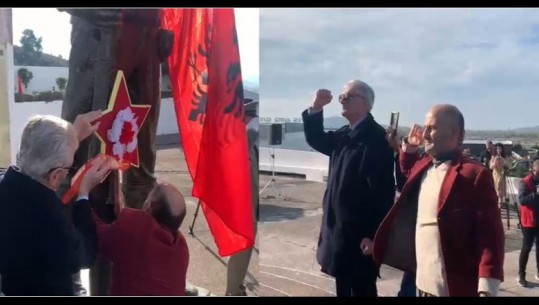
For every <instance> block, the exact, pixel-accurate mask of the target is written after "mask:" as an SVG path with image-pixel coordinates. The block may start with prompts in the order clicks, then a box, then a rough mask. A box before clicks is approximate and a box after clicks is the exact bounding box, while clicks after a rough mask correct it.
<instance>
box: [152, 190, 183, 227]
mask: <svg viewBox="0 0 539 305" xmlns="http://www.w3.org/2000/svg"><path fill="white" fill-rule="evenodd" d="M144 210H145V211H147V212H149V213H150V214H151V215H152V216H153V217H154V218H155V220H157V222H159V223H160V224H162V225H164V226H166V227H167V228H169V229H170V230H171V231H173V232H174V231H178V229H179V228H180V226H181V224H182V222H183V219H184V218H185V214H186V206H185V198H184V197H183V195H182V193H180V191H178V189H177V188H175V187H174V186H173V185H171V184H168V183H158V184H157V185H156V186H155V187H154V188H153V190H152V191H151V192H150V194H149V195H148V198H147V199H146V202H145V203H144Z"/></svg>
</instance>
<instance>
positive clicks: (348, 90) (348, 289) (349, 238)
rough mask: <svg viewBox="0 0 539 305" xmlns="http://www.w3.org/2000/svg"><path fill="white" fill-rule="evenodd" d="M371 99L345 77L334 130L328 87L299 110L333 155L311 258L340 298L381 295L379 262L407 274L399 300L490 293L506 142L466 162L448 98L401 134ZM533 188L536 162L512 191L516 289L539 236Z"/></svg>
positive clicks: (314, 143)
mask: <svg viewBox="0 0 539 305" xmlns="http://www.w3.org/2000/svg"><path fill="white" fill-rule="evenodd" d="M374 97H375V94H374V90H373V89H372V88H371V87H370V86H369V85H368V84H367V83H365V82H363V81H359V80H354V81H350V82H348V83H346V84H345V86H344V91H343V93H342V94H340V95H339V96H338V101H339V102H340V104H341V106H342V115H343V116H344V117H345V118H346V119H347V120H348V122H349V124H348V125H346V126H343V127H342V128H340V129H338V130H335V131H325V130H324V126H323V120H324V117H323V109H324V106H326V105H328V104H329V103H330V102H331V101H332V99H333V96H332V93H331V92H330V91H329V90H326V89H320V90H318V91H317V93H316V96H315V98H314V102H313V104H312V106H311V107H309V108H308V109H306V110H305V111H304V112H303V114H302V116H303V122H304V132H305V137H306V140H307V143H308V144H309V145H310V146H311V147H312V148H313V149H315V150H316V151H318V152H320V153H322V154H325V155H327V156H329V160H330V161H329V162H330V164H329V174H328V181H327V189H326V192H325V194H324V198H323V218H322V227H321V230H320V237H319V242H318V251H317V260H318V262H319V264H320V265H321V270H322V272H324V273H326V274H328V275H330V276H333V277H335V282H336V295H337V296H356V297H359V296H371V297H375V296H377V286H376V281H377V277H378V276H379V272H380V266H381V265H382V264H385V265H388V266H391V267H394V268H397V269H400V270H402V271H404V276H403V279H402V284H401V291H400V292H399V296H422V297H432V296H438V297H445V296H496V295H497V294H498V291H499V287H500V283H501V282H503V281H504V270H503V264H504V256H505V253H504V243H505V235H504V234H505V233H504V229H503V225H502V218H501V213H500V208H501V205H502V203H504V202H505V201H506V197H507V191H506V180H505V177H506V175H507V171H508V166H509V163H510V159H509V158H508V157H507V156H506V155H505V152H504V148H503V145H501V144H496V145H495V146H494V145H493V144H492V142H490V141H489V142H488V143H487V149H486V150H485V152H484V153H482V154H481V162H478V161H476V160H474V159H472V158H471V156H470V152H469V151H465V150H464V148H463V142H464V138H465V120H464V116H463V114H462V113H461V111H460V110H459V109H458V108H457V107H456V106H454V105H450V104H439V105H433V106H432V107H431V108H430V110H429V111H428V112H427V114H426V116H425V121H424V124H421V125H420V124H414V125H413V126H412V128H411V129H410V132H409V134H408V135H407V136H404V137H402V138H400V139H399V136H398V135H397V131H396V130H393V129H392V128H391V127H389V128H388V129H384V128H383V127H382V126H381V125H379V124H378V123H377V122H376V121H375V119H374V117H373V116H372V114H371V110H372V108H373V106H374ZM538 185H539V161H535V162H534V163H533V169H532V170H531V172H530V174H529V175H528V176H527V177H525V178H524V179H523V180H522V182H521V185H520V187H519V195H518V200H519V203H520V213H519V214H520V218H521V219H520V222H521V225H522V233H523V236H524V241H523V246H522V251H521V255H520V262H519V270H520V271H519V275H520V276H519V283H520V284H521V285H522V286H527V285H528V283H527V281H526V274H525V270H526V264H527V261H528V256H529V253H530V250H531V248H532V245H533V242H534V241H535V242H536V244H537V243H538V242H539V236H538V234H537V233H538V232H539V231H538V230H537V229H536V228H537V227H536V224H537V223H538V222H537V220H536V219H537V216H538V214H539V213H536V212H535V210H536V206H537V204H539V188H538ZM536 258H537V259H538V260H539V256H537V257H536ZM537 263H539V261H538V262H537ZM538 266H539V265H538ZM538 274H539V272H538ZM538 276H539V275H536V279H538V280H539V278H538Z"/></svg>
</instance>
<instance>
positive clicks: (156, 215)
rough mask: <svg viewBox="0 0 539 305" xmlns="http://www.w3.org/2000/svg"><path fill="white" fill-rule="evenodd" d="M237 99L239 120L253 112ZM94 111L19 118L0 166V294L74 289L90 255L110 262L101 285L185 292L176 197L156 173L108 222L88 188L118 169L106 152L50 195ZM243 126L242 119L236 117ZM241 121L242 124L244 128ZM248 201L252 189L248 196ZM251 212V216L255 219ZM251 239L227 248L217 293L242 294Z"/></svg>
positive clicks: (115, 289)
mask: <svg viewBox="0 0 539 305" xmlns="http://www.w3.org/2000/svg"><path fill="white" fill-rule="evenodd" d="M249 102H250V103H248V104H246V105H245V116H244V118H245V120H244V123H245V124H246V125H247V124H248V123H249V121H250V120H251V119H253V118H255V117H257V116H258V114H257V107H256V106H257V105H256V104H257V102H256V101H255V102H253V101H252V100H251V101H249ZM101 116H102V113H101V111H92V112H89V113H86V114H82V115H79V116H77V117H76V119H75V120H74V122H73V123H70V122H67V121H65V120H63V119H61V118H59V117H55V116H35V117H32V118H31V119H30V120H29V121H28V122H27V124H26V125H25V127H24V130H23V133H22V137H21V139H20V147H19V150H18V154H17V159H16V164H15V165H12V166H10V167H9V168H7V170H5V172H4V173H0V279H1V282H0V288H1V289H0V292H1V293H2V294H3V295H7V296H49V295H58V296H73V295H78V292H77V291H78V287H76V286H77V275H78V274H79V273H80V270H81V269H85V268H90V267H92V265H93V264H95V262H96V259H97V257H101V258H105V259H107V260H108V261H110V262H111V263H112V277H111V281H110V286H109V287H108V288H109V289H108V290H109V295H127V296H151V295H153V296H182V295H185V294H186V276H187V270H188V266H189V259H190V254H189V248H188V244H187V242H186V239H185V238H184V236H183V234H182V233H181V232H180V231H179V228H180V226H181V225H182V222H183V220H184V218H185V215H186V202H185V199H184V196H183V195H182V194H181V192H180V191H179V190H178V189H177V188H176V187H175V186H173V185H172V184H169V183H167V182H158V183H156V184H155V186H154V187H153V189H152V190H151V192H150V193H149V195H148V196H147V198H146V200H145V202H144V204H143V207H142V209H133V208H122V209H121V210H119V212H118V213H117V217H116V219H115V220H114V221H113V222H111V223H110V222H105V221H103V220H102V219H100V218H99V217H98V216H97V213H95V211H93V210H92V205H91V200H92V196H91V192H92V190H93V189H94V188H95V187H96V186H98V185H99V184H100V183H101V182H102V181H103V180H104V179H105V178H106V177H107V176H108V175H110V174H111V172H113V171H115V170H117V169H118V162H117V161H116V160H115V159H113V158H112V157H109V156H105V155H99V156H98V157H97V158H96V159H94V163H93V166H91V167H90V168H89V169H88V171H87V172H86V174H85V175H84V176H83V179H82V182H81V184H80V187H79V190H78V194H77V195H78V196H77V199H76V200H75V201H74V202H72V203H70V204H69V205H68V206H66V205H64V203H63V202H62V201H61V200H60V198H59V197H58V195H57V194H58V189H59V188H60V186H61V185H62V184H63V183H65V180H66V179H67V177H68V173H69V172H70V171H77V170H78V168H73V160H74V155H75V153H76V152H77V150H78V148H79V144H80V143H81V142H82V141H84V140H85V139H86V138H88V137H89V136H90V135H92V134H93V133H94V132H95V131H96V130H97V128H98V125H99V124H100V123H99V119H100V118H101ZM246 127H247V126H246ZM246 131H247V128H246ZM248 139H249V141H248V146H249V147H248V149H249V157H250V162H251V168H252V175H251V176H252V177H253V178H252V180H253V181H252V185H251V186H252V189H253V190H255V191H254V192H255V194H256V195H257V194H258V192H257V190H258V180H257V179H256V178H257V176H258V151H257V149H258V148H257V143H256V141H257V139H256V137H252V136H249V137H248ZM253 206H254V207H255V208H254V210H255V211H257V210H258V209H257V207H258V196H253ZM255 217H257V215H254V221H255V222H256V219H255ZM250 256H251V249H249V250H246V251H244V252H242V253H238V254H236V255H234V256H233V257H231V258H230V260H229V264H228V265H229V266H228V271H227V272H228V277H227V281H228V282H227V288H226V292H225V294H226V295H234V296H240V295H246V292H245V287H244V285H243V280H244V278H245V275H246V273H247V266H248V265H249V260H250Z"/></svg>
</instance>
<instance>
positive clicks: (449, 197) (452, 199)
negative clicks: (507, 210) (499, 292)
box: [373, 154, 505, 296]
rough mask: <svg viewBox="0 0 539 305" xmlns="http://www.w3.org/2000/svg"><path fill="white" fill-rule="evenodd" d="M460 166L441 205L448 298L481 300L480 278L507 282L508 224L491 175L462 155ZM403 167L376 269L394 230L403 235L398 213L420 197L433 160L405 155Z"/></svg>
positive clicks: (381, 232) (380, 235) (378, 243)
mask: <svg viewBox="0 0 539 305" xmlns="http://www.w3.org/2000/svg"><path fill="white" fill-rule="evenodd" d="M455 160H456V161H453V163H452V164H451V165H450V167H449V169H448V172H447V175H446V177H445V178H444V181H443V184H442V187H441V189H440V195H439V201H438V227H439V230H440V240H441V244H442V253H443V262H444V265H445V268H446V279H447V285H448V289H449V295H450V296H477V288H478V282H479V278H495V279H499V280H500V281H503V261H504V256H505V251H504V238H505V237H504V231H503V224H502V220H501V215H500V209H499V208H498V198H497V195H496V191H495V189H494V181H493V179H492V175H491V173H490V171H489V170H488V169H487V168H486V167H484V166H483V165H481V164H479V163H477V162H475V161H472V160H470V159H469V158H466V157H463V156H462V155H460V154H459V155H458V156H456V158H455ZM400 164H401V167H402V172H403V173H409V175H408V178H407V181H406V184H405V185H404V188H403V190H402V193H401V196H400V197H399V199H398V200H397V202H396V203H395V205H394V206H393V207H392V208H391V210H390V211H389V213H388V215H387V216H386V218H385V219H384V221H383V222H382V224H381V225H380V227H379V228H378V231H377V233H376V236H375V240H374V246H373V258H374V260H375V262H376V263H377V265H381V264H382V263H384V257H385V251H386V247H387V244H388V239H389V236H390V230H392V229H393V230H402V228H401V227H398V226H396V224H398V223H400V224H404V223H405V222H399V221H397V220H396V217H397V216H398V215H399V214H398V213H397V212H398V211H399V209H400V208H401V207H402V205H403V204H405V203H406V202H407V201H408V199H409V198H411V197H415V196H416V195H417V194H413V192H414V191H415V192H417V191H418V188H417V184H418V183H420V181H421V177H422V176H423V174H424V173H425V171H426V170H427V169H428V167H429V166H430V165H431V164H432V157H430V156H428V155H425V156H424V157H422V158H419V157H418V155H417V154H402V155H401V156H400ZM409 203H411V202H409ZM400 215H402V214H400ZM407 223H408V224H411V223H412V222H407ZM413 225H415V222H413Z"/></svg>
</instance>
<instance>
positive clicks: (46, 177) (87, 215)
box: [0, 111, 114, 296]
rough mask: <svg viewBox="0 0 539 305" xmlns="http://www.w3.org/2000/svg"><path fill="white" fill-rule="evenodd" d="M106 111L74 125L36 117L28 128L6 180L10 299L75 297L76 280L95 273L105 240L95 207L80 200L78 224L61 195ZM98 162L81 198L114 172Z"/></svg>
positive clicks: (5, 279)
mask: <svg viewBox="0 0 539 305" xmlns="http://www.w3.org/2000/svg"><path fill="white" fill-rule="evenodd" d="M100 116H101V112H99V111H96V112H90V113H87V114H83V115H79V116H78V117H77V119H76V120H75V122H74V124H73V125H72V124H71V123H68V122H67V121H65V120H62V119H60V118H58V117H54V116H36V117H33V118H31V119H30V121H29V122H28V123H27V124H26V126H25V127H24V130H23V133H22V137H21V144H20V147H19V152H18V154H17V166H11V167H10V168H9V169H8V170H7V172H6V173H5V175H4V176H2V177H0V179H1V181H0V276H1V277H2V287H1V290H2V292H3V293H4V294H5V295H8V296H9V295H16V296H24V295H41V296H45V295H74V289H73V288H74V287H73V279H72V276H73V274H75V273H77V272H79V270H80V269H81V268H88V267H90V266H91V265H92V264H93V262H94V259H95V256H96V248H97V240H96V234H95V225H94V223H93V221H92V213H91V208H90V203H89V202H88V200H87V199H79V200H78V201H76V202H74V203H73V207H72V209H71V212H72V217H73V222H72V221H71V219H70V217H69V214H68V213H67V209H66V207H65V206H64V204H63V203H62V201H61V200H60V198H58V197H57V195H56V193H55V191H56V190H57V189H58V187H59V186H60V183H61V182H62V181H63V180H64V179H65V177H66V175H67V172H68V171H69V169H70V167H71V166H72V163H73V156H74V154H75V151H76V150H77V148H78V146H79V142H80V141H82V140H84V139H85V138H87V137H88V136H89V135H90V134H91V133H93V132H94V131H95V130H96V129H97V124H92V122H94V121H95V120H96V119H98V118H99V117H100ZM113 166H114V165H113V164H112V163H111V162H110V159H100V160H98V161H96V164H95V166H93V167H92V168H91V169H90V170H89V171H88V173H87V174H86V176H85V178H84V179H83V180H82V183H81V186H80V189H79V198H88V194H89V192H90V191H91V190H92V189H93V188H94V187H95V186H96V185H97V184H99V182H100V181H102V180H103V179H104V178H105V177H106V176H107V175H108V173H109V172H110V170H112V169H113Z"/></svg>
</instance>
